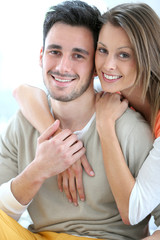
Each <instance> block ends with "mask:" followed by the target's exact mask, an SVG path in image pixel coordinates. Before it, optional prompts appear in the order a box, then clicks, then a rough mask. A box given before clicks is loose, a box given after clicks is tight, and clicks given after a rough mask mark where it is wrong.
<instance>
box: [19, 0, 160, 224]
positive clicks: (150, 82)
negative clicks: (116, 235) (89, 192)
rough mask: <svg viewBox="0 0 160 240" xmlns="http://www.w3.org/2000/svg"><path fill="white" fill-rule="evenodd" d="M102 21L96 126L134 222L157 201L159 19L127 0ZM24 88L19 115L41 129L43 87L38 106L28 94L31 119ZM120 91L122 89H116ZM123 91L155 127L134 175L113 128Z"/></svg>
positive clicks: (120, 202)
mask: <svg viewBox="0 0 160 240" xmlns="http://www.w3.org/2000/svg"><path fill="white" fill-rule="evenodd" d="M102 23H103V24H102V28H101V31H100V35H99V40H98V46H97V51H96V69H97V74H98V77H99V79H100V81H101V85H102V89H103V91H105V92H108V93H107V94H102V93H100V94H98V95H97V103H96V118H97V129H98V132H99V136H100V139H101V144H102V150H103V157H104V163H105V168H106V174H107V178H108V181H109V182H110V186H111V189H112V192H113V195H114V197H115V199H116V203H117V206H118V208H119V211H120V214H121V217H122V219H123V221H124V222H125V223H126V224H136V223H138V222H139V221H141V220H142V219H143V218H144V217H146V216H147V215H148V214H149V213H150V212H151V211H152V210H153V209H154V208H155V207H156V206H157V205H158V204H159V203H160V190H159V189H160V188H159V184H160V174H159V172H160V138H159V136H160V120H159V118H160V113H159V110H160V67H159V66H160V41H159V39H160V20H159V17H158V16H157V15H156V13H155V12H154V11H153V10H152V9H151V8H150V7H149V6H148V5H147V4H135V3H133V4H132V3H129V4H122V5H119V6H116V7H114V8H112V9H111V10H109V11H108V12H106V13H105V14H104V15H103V16H102ZM27 88H29V91H28V96H29V95H30V96H29V97H28V98H30V97H31V98H32V99H33V96H34V95H33V94H32V93H31V90H30V87H28V86H26V87H25V86H22V87H21V88H19V90H16V92H15V96H16V98H17V100H18V101H19V103H20V104H21V106H23V107H22V111H23V113H24V115H25V116H26V117H27V118H28V119H29V120H30V121H31V123H32V124H33V125H34V126H35V127H36V128H37V129H39V131H40V132H42V131H43V130H45V129H46V127H48V126H49V125H50V124H51V123H52V122H53V121H54V120H53V118H52V116H51V115H50V114H49V113H45V112H46V107H44V109H43V105H44V101H46V100H44V99H45V98H46V97H44V93H42V95H43V97H42V98H41V99H42V102H41V103H40V105H41V108H40V106H39V107H36V106H37V104H38V103H37V102H36V101H37V100H36V98H35V99H34V101H35V104H34V106H35V108H33V101H32V99H30V103H31V106H32V108H33V109H34V111H33V112H34V118H33V115H32V119H31V115H30V109H31V106H30V107H29V106H26V104H27V105H28V104H29V102H28V103H25V104H24V100H23V97H24V94H25V99H26V95H27V92H26V90H27ZM32 91H34V92H37V94H41V93H40V92H39V93H38V91H41V90H37V91H36V90H34V89H32ZM119 91H120V92H121V95H119V94H117V93H116V92H119ZM109 93H110V94H109ZM122 96H123V98H126V99H127V100H128V101H129V103H130V105H131V106H132V107H133V108H134V109H135V110H136V111H139V112H141V113H142V115H143V116H144V117H145V119H146V120H147V121H148V123H149V124H150V125H151V128H152V130H153V133H155V141H154V145H153V149H152V150H151V152H150V154H149V156H148V158H147V159H146V161H145V163H144V164H143V166H142V167H141V170H140V172H139V174H138V177H137V179H134V178H133V176H132V174H131V173H130V171H129V169H128V167H127V165H126V163H125V160H124V156H123V154H122V152H121V148H120V146H119V142H118V140H117V137H116V132H115V122H116V119H117V118H118V117H120V116H121V114H122V113H123V112H124V111H125V109H126V101H125V100H122ZM37 99H38V98H37ZM27 109H28V110H27ZM42 110H44V113H45V114H42ZM36 111H37V118H36ZM42 118H43V119H42ZM39 119H41V123H40V122H39ZM111 143H112V144H111ZM113 143H114V144H113ZM135 144H136V143H135ZM117 179H118V180H117ZM60 188H61V187H60ZM67 194H68V196H69V195H70V194H69V193H67ZM82 195H83V194H82Z"/></svg>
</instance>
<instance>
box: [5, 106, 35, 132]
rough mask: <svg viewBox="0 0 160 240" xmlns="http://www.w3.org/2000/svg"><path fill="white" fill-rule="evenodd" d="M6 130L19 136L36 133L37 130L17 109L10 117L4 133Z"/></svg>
mask: <svg viewBox="0 0 160 240" xmlns="http://www.w3.org/2000/svg"><path fill="white" fill-rule="evenodd" d="M7 132H8V133H9V132H10V133H11V134H13V135H16V136H18V135H19V136H20V135H25V136H26V137H27V135H30V134H33V133H36V134H37V133H38V131H37V130H36V129H35V128H34V127H33V126H32V125H31V123H30V122H29V121H28V120H27V119H26V118H25V117H24V115H23V114H22V112H21V111H20V110H18V111H17V112H16V113H15V114H14V115H13V116H12V118H11V119H10V121H9V123H8V126H7V128H6V129H5V131H4V133H5V134H7Z"/></svg>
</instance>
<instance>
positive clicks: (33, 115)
mask: <svg viewBox="0 0 160 240" xmlns="http://www.w3.org/2000/svg"><path fill="white" fill-rule="evenodd" d="M13 96H14V97H15V99H16V101H17V102H18V104H19V106H20V108H21V111H22V113H23V115H24V116H25V117H26V118H27V120H28V121H29V122H30V123H31V124H32V125H33V126H34V127H35V128H36V129H37V130H38V131H39V132H40V133H42V132H44V131H45V130H46V129H47V128H48V127H49V126H51V125H52V123H53V122H54V118H53V116H52V114H51V113H50V111H49V106H48V100H47V96H46V93H45V92H44V91H43V90H41V89H40V88H36V87H32V86H29V85H20V86H19V87H17V88H16V89H15V90H14V92H13Z"/></svg>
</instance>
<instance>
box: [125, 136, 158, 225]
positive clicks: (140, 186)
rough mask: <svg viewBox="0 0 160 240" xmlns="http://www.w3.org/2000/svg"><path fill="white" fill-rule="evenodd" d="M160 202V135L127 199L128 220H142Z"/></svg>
mask: <svg viewBox="0 0 160 240" xmlns="http://www.w3.org/2000/svg"><path fill="white" fill-rule="evenodd" d="M159 203H160V137H159V138H157V139H156V140H155V141H154V144H153V149H152V150H151V151H150V153H149V155H148V157H147V159H146V160H145V162H144V164H143V165H142V167H141V169H140V171H139V173H138V176H137V178H136V183H135V185H134V187H133V190H132V192H131V195H130V200H129V221H130V223H131V224H132V225H134V224H137V223H138V222H140V221H141V220H143V219H144V218H145V217H146V216H147V215H148V214H150V213H151V212H152V210H153V209H154V208H155V207H157V205H158V204H159Z"/></svg>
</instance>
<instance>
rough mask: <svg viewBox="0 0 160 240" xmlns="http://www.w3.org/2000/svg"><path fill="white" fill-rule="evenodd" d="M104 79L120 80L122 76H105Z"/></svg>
mask: <svg viewBox="0 0 160 240" xmlns="http://www.w3.org/2000/svg"><path fill="white" fill-rule="evenodd" d="M104 77H105V78H107V79H110V80H113V79H118V78H120V77H121V76H111V75H107V74H104Z"/></svg>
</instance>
